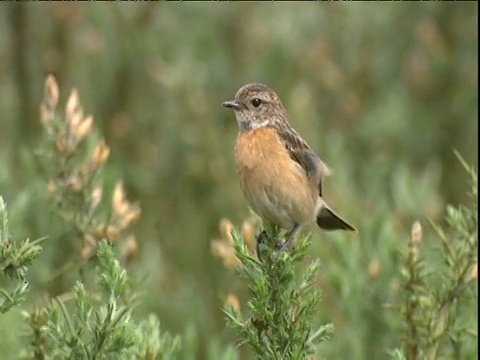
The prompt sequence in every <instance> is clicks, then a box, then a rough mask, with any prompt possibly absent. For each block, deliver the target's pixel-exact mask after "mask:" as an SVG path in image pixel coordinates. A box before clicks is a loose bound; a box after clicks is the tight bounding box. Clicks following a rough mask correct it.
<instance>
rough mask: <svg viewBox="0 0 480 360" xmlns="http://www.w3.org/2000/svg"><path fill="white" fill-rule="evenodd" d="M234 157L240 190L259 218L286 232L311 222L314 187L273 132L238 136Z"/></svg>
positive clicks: (315, 202) (262, 130) (315, 199)
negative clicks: (295, 226)
mask: <svg viewBox="0 0 480 360" xmlns="http://www.w3.org/2000/svg"><path fill="white" fill-rule="evenodd" d="M235 155H236V160H237V166H238V172H239V176H240V184H241V187H242V190H243V192H244V194H245V197H246V198H247V200H248V202H249V203H250V206H251V207H252V209H253V210H254V211H255V212H256V213H257V214H258V215H259V216H260V217H262V218H265V219H267V220H269V221H271V222H273V223H275V224H277V225H279V226H281V227H283V228H286V229H289V228H291V227H293V225H294V224H303V223H307V222H310V221H313V220H314V219H315V217H316V210H317V206H318V202H319V197H318V192H317V189H316V186H315V184H313V183H312V182H311V181H310V180H309V179H308V177H307V175H306V173H305V171H304V170H303V168H302V167H301V166H300V164H298V163H297V162H296V161H293V160H292V159H291V158H290V155H289V153H288V150H287V149H286V148H285V146H284V145H283V143H282V141H281V139H280V138H279V137H278V135H277V132H276V131H275V130H274V129H272V128H260V129H256V130H252V131H248V132H245V133H242V134H240V136H239V137H238V139H237V144H236V147H235Z"/></svg>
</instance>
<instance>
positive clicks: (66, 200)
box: [37, 76, 140, 260]
mask: <svg viewBox="0 0 480 360" xmlns="http://www.w3.org/2000/svg"><path fill="white" fill-rule="evenodd" d="M58 108H59V87H58V84H57V82H56V81H55V79H54V77H53V76H49V77H48V78H47V80H46V82H45V94H44V98H43V101H42V103H41V106H40V121H41V123H42V125H43V127H44V129H45V133H46V136H45V139H44V141H43V142H42V145H41V147H40V148H39V149H38V151H37V153H38V154H39V155H40V159H41V160H43V161H42V165H43V168H44V173H45V175H46V177H47V180H48V187H47V194H48V196H49V202H50V203H52V204H54V211H55V213H57V214H58V215H59V216H60V217H61V218H62V219H63V220H64V223H65V224H66V225H67V227H68V228H70V229H71V230H74V232H75V233H76V234H78V235H77V239H75V240H78V241H77V243H75V244H74V245H75V246H76V247H77V248H78V249H79V253H80V255H81V258H83V260H88V259H90V258H91V257H92V256H93V255H94V254H95V251H96V247H97V243H98V242H99V241H100V240H101V239H104V238H105V239H108V241H109V242H110V243H112V244H114V243H117V242H118V241H119V240H120V239H122V237H125V233H126V232H127V231H128V229H129V227H130V226H131V225H132V224H133V223H135V222H136V221H137V220H138V219H139V218H140V207H139V206H138V205H137V204H133V203H130V202H129V201H128V200H127V197H126V194H125V190H124V186H123V182H122V181H118V182H117V183H116V185H115V188H114V190H113V196H112V200H111V204H108V203H107V201H105V200H106V199H105V196H104V194H105V193H106V191H105V190H106V189H105V186H104V183H103V174H104V170H105V165H106V163H107V161H108V158H109V157H110V147H109V146H108V145H107V144H106V143H105V140H104V139H102V138H99V135H98V134H97V133H95V129H94V120H93V117H92V116H91V115H89V116H85V115H84V112H83V108H82V105H81V102H80V96H79V94H78V91H77V90H75V89H74V90H72V92H71V93H70V95H69V97H68V99H67V101H66V104H65V109H64V111H63V112H61V111H59V109H58ZM128 242H129V243H128V244H127V245H128V246H129V247H130V250H131V251H130V252H132V249H135V250H136V246H135V245H136V240H135V237H134V236H133V235H130V236H129V237H128ZM132 243H133V244H132ZM132 245H133V246H132ZM131 255H132V254H126V257H127V258H128V257H131Z"/></svg>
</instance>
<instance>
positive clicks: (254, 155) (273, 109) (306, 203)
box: [222, 83, 356, 250]
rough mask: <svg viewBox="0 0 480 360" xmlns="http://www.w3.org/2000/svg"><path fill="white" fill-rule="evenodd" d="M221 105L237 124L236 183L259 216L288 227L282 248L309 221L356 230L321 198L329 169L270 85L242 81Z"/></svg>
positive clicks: (326, 227) (289, 245)
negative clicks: (229, 110)
mask: <svg viewBox="0 0 480 360" xmlns="http://www.w3.org/2000/svg"><path fill="white" fill-rule="evenodd" d="M222 105H223V106H224V107H227V108H230V109H233V110H234V112H235V118H236V121H237V125H238V130H239V131H238V136H237V140H236V144H235V159H236V165H237V171H238V175H239V178H240V187H241V189H242V191H243V193H244V195H245V198H246V200H247V202H248V203H249V205H250V207H251V209H252V210H253V211H254V212H255V213H256V214H257V215H258V216H260V218H262V219H263V220H266V221H268V222H270V223H273V224H275V225H277V226H279V227H280V228H283V229H285V230H286V231H288V233H287V236H286V241H285V243H284V244H283V246H282V250H289V249H291V248H293V245H294V239H295V236H296V234H297V233H298V232H299V231H300V230H301V229H302V228H303V227H304V226H306V225H308V224H310V223H313V222H316V223H317V225H318V226H319V227H320V228H321V229H324V230H345V231H356V229H355V227H353V226H352V225H350V224H349V223H348V222H347V221H345V220H344V219H342V218H341V217H340V216H339V215H338V214H337V213H336V212H335V211H334V210H332V208H331V207H330V206H329V205H328V204H327V203H326V201H325V200H324V198H323V190H324V189H323V182H324V179H325V177H326V176H328V175H330V169H329V168H328V166H327V165H326V164H325V163H324V162H323V161H322V160H321V159H320V158H319V157H318V156H317V155H316V154H315V152H314V151H313V150H312V148H311V147H310V146H309V145H308V144H307V142H306V141H305V140H304V139H303V138H302V137H301V136H300V134H299V133H298V132H297V131H296V130H295V129H294V128H293V127H292V126H291V125H290V123H289V121H288V115H287V111H286V110H285V107H284V106H283V104H282V102H281V100H280V98H279V97H278V95H277V94H276V93H275V91H273V90H272V89H270V88H269V87H268V86H267V85H264V84H260V83H252V84H246V85H244V86H242V87H241V88H240V89H239V90H238V91H237V93H236V95H235V98H234V99H233V100H228V101H225V102H223V103H222Z"/></svg>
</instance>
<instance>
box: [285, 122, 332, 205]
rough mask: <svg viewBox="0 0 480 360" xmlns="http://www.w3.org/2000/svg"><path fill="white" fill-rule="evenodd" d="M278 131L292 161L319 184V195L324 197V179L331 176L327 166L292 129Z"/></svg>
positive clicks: (286, 128)
mask: <svg viewBox="0 0 480 360" xmlns="http://www.w3.org/2000/svg"><path fill="white" fill-rule="evenodd" d="M277 131H278V135H279V136H280V138H281V139H282V141H283V143H284V145H285V147H286V148H287V150H288V151H289V153H290V157H291V158H292V160H294V161H296V162H298V163H299V164H300V166H302V168H303V169H304V170H305V172H306V173H307V176H308V177H309V178H310V179H312V180H313V181H314V183H315V184H317V187H318V192H319V195H320V196H322V183H323V179H324V178H325V177H326V176H328V175H330V170H329V169H328V167H327V165H325V163H324V162H323V161H322V160H321V159H320V158H319V157H318V156H317V155H315V153H314V152H313V150H312V149H311V148H310V146H308V144H307V143H306V142H305V140H303V139H302V138H301V137H300V135H299V134H298V133H297V132H296V131H295V130H294V129H293V128H292V127H290V126H288V127H278V128H277Z"/></svg>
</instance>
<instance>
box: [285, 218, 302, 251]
mask: <svg viewBox="0 0 480 360" xmlns="http://www.w3.org/2000/svg"><path fill="white" fill-rule="evenodd" d="M300 229H301V226H300V225H299V224H295V226H294V227H293V229H292V230H291V231H290V232H289V233H288V237H287V241H285V244H283V246H282V248H281V249H280V252H282V251H288V250H290V249H292V248H293V241H294V240H295V235H296V234H297V232H298V231H299V230H300Z"/></svg>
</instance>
